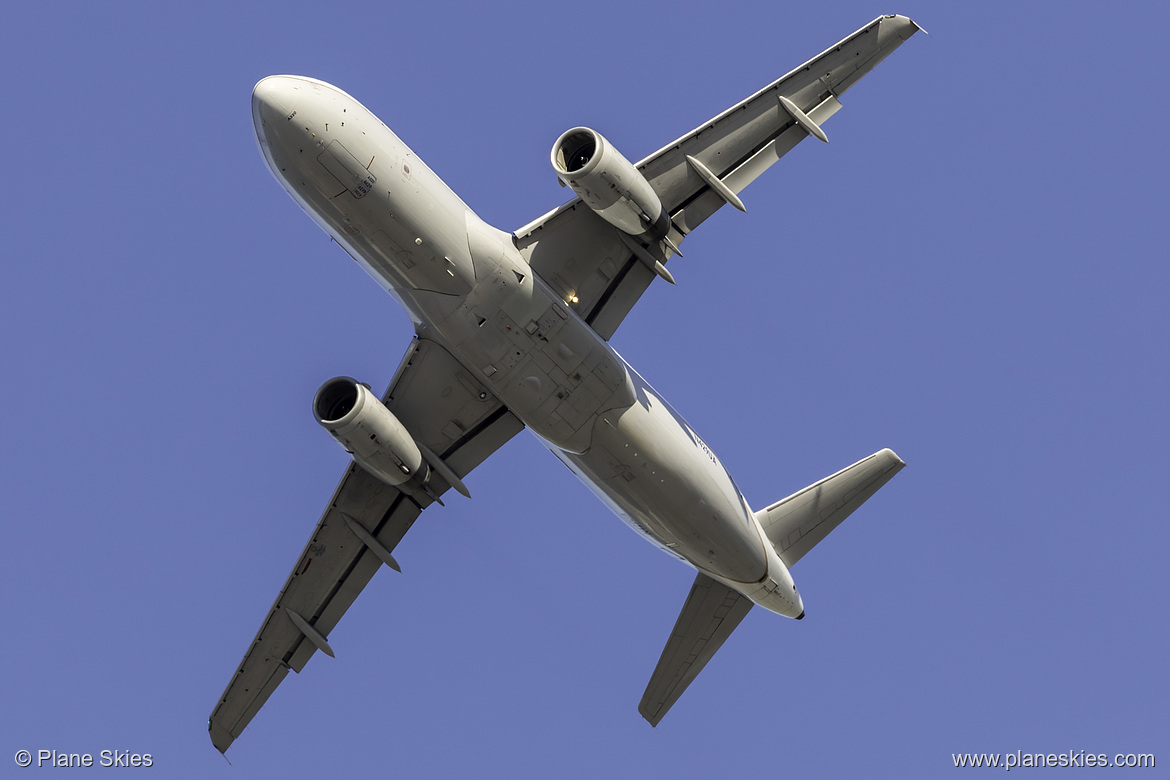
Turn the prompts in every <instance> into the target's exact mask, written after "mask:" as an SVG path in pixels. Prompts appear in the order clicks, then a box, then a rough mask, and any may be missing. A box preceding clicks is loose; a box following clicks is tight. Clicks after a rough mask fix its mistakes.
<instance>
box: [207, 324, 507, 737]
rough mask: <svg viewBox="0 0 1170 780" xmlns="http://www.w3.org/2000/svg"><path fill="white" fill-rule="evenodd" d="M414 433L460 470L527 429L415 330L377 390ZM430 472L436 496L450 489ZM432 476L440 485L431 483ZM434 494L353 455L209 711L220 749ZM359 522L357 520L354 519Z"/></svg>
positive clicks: (300, 663) (327, 628) (314, 645)
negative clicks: (405, 487) (371, 469)
mask: <svg viewBox="0 0 1170 780" xmlns="http://www.w3.org/2000/svg"><path fill="white" fill-rule="evenodd" d="M383 403H385V405H386V406H387V408H389V409H390V410H391V411H392V412H393V413H394V415H395V416H396V417H398V419H399V420H401V421H402V423H403V425H405V426H406V427H407V429H408V430H409V431H411V433H412V435H413V436H414V437H415V438H416V439H417V440H418V441H419V442H420V443H421V444H424V445H425V446H427V447H429V448H430V449H431V450H432V451H434V452H436V453H438V454H439V456H440V457H441V458H442V459H443V460H444V461H445V462H446V464H447V465H448V466H449V467H450V468H451V469H452V470H453V471H454V472H455V474H456V475H457V476H459V477H463V476H465V475H466V474H467V473H468V472H470V471H471V470H472V469H473V468H475V467H476V466H477V465H479V464H480V463H481V462H483V461H484V460H485V459H486V458H487V457H488V456H489V455H491V454H492V453H493V452H495V451H496V450H497V449H499V448H500V447H501V446H503V444H504V443H505V442H506V441H508V440H509V439H511V438H512V437H513V436H515V435H516V434H517V433H519V432H520V431H521V430H523V428H524V424H523V423H521V422H520V421H519V420H518V419H517V418H516V417H515V416H514V415H513V414H512V413H511V412H509V411H508V410H507V409H506V408H505V407H504V406H503V405H502V404H501V403H500V402H499V401H498V400H496V399H495V397H494V396H493V395H491V393H490V392H488V391H487V389H486V388H484V387H483V386H482V385H480V383H479V382H477V381H476V380H475V379H473V378H472V377H471V375H470V374H468V373H467V371H466V370H465V369H464V368H463V367H462V366H461V365H460V364H459V363H458V361H456V360H455V358H454V357H452V356H451V355H450V353H448V352H447V351H446V350H444V349H443V348H442V347H440V346H439V345H438V344H436V343H434V342H432V341H427V340H425V339H416V340H415V341H414V342H413V343H412V344H411V346H410V349H409V350H408V351H407V353H406V357H405V358H403V360H402V364H401V365H400V366H399V368H398V371H397V373H396V374H395V376H394V379H393V380H391V382H390V386H389V388H388V389H387V391H386V394H385V396H384V398H383ZM440 479H441V478H440V477H438V476H437V475H436V476H433V477H432V481H431V483H430V484H431V485H432V486H433V488H434V490H435V494H436V495H441V494H442V493H443V492H444V491H446V489H447V487H448V486H447V485H446V483H445V482H440V481H439V480H440ZM436 483H437V484H436ZM431 503H432V501H431V500H430V499H429V498H427V497H425V496H407V495H405V494H403V493H401V492H399V491H398V490H396V489H395V488H392V487H390V486H389V485H386V484H384V483H382V482H381V481H379V480H377V479H375V478H374V477H372V476H370V475H369V474H368V473H367V472H366V471H365V470H364V469H362V468H361V467H360V466H358V465H357V464H356V463H350V465H349V468H347V469H346V471H345V474H344V475H343V476H342V478H341V481H340V482H339V483H338V485H337V489H336V490H335V491H334V493H333V497H332V499H330V501H329V504H328V506H327V507H326V509H325V512H324V514H323V515H322V516H321V519H320V521H319V522H318V523H317V527H316V528H315V529H314V530H313V534H312V536H311V537H310V538H309V541H308V543H307V544H306V545H305V549H304V550H303V551H302V553H301V555H300V557H299V558H298V559H297V563H296V565H295V566H294V567H293V570H292V572H291V573H290V574H289V577H288V580H287V581H286V582H285V584H284V587H283V588H282V589H281V591H280V593H279V594H278V595H277V597H276V601H275V602H274V603H273V604H272V607H271V608H270V609H269V610H268V614H267V616H266V617H265V619H264V623H263V624H262V625H261V626H260V631H259V632H258V633H257V634H256V637H255V639H253V640H252V643H251V645H249V647H248V651H247V652H246V653H245V654H244V659H243V661H241V662H240V666H239V668H237V669H236V673H235V674H234V675H233V676H232V679H231V681H230V682H229V683H228V686H227V688H226V689H225V690H224V692H223V694H222V695H221V696H220V698H219V701H218V702H217V703H216V706H215V709H214V710H213V711H212V713H211V717H210V718H209V720H208V724H207V725H208V730H209V732H210V734H211V741H212V743H213V744H214V745H215V747H216V748H217V749H218V750H219V751H220V752H221V753H222V752H226V751H227V749H228V748H229V747H230V746H231V744H232V742H233V741H235V739H236V737H238V736H239V735H240V734H241V733H242V732H243V730H244V728H245V727H246V726H247V725H248V723H249V722H250V721H251V720H252V718H253V717H255V715H256V713H257V712H258V711H259V710H260V708H261V707H262V706H263V705H264V702H265V701H267V700H268V697H269V696H271V695H272V692H273V691H274V690H276V687H277V686H278V685H280V683H281V681H282V680H284V678H285V676H286V675H287V674H288V672H289V670H290V669H292V670H293V671H295V672H300V671H301V669H303V668H304V666H305V664H306V663H307V662H308V660H309V659H310V658H311V657H312V656H313V654H314V653H315V652H316V651H317V650H322V651H324V652H326V653H327V654H328V655H332V654H333V653H332V648H330V647H329V645H328V642H327V639H326V637H327V636H328V635H329V633H330V632H331V631H332V630H333V628H334V626H336V625H337V623H338V621H340V620H341V617H342V615H344V614H345V611H346V610H347V609H348V608H349V606H350V605H351V604H352V603H353V602H354V600H355V599H356V598H357V596H358V594H359V593H361V591H362V589H363V588H365V586H366V584H367V583H368V582H369V581H370V579H371V578H372V577H373V576H374V573H375V572H376V571H377V570H378V569H379V568H380V567H381V566H382V564H383V563H386V564H387V565H395V562H394V560H393V558H392V557H391V556H390V553H391V552H392V551H393V550H394V548H395V546H397V544H398V542H399V541H401V540H402V537H403V536H405V535H406V532H407V531H409V530H410V527H411V525H412V524H413V523H414V521H415V519H416V518H418V516H419V514H421V513H422V510H423V509H425V508H426V507H427V506H429V505H430V504H431ZM355 526H356V527H355Z"/></svg>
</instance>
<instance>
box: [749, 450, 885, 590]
mask: <svg viewBox="0 0 1170 780" xmlns="http://www.w3.org/2000/svg"><path fill="white" fill-rule="evenodd" d="M905 465H906V464H905V463H904V462H903V461H902V459H901V458H899V457H898V456H897V455H895V454H894V451H893V450H889V449H886V450H882V451H881V452H876V453H874V454H873V455H870V456H869V457H868V458H865V459H863V460H860V461H858V462H857V463H854V464H853V465H852V466H849V467H848V468H845V469H842V470H841V471H838V472H837V473H836V474H834V475H832V476H831V477H825V478H824V479H822V480H821V481H820V482H816V483H814V484H812V485H809V486H808V487H806V488H805V489H804V490H801V491H799V492H797V493H794V494H792V495H791V496H789V497H788V498H786V499H784V500H783V501H778V502H776V503H775V504H772V506H770V507H768V508H767V509H761V510H760V511H759V512H756V519H757V520H759V521H760V526H761V527H762V528H763V529H764V533H765V534H767V535H768V539H769V541H771V542H772V546H774V547H775V548H776V552H777V554H779V556H780V560H782V561H784V565H785V566H788V567H790V568H791V567H792V565H793V564H795V563H796V562H797V561H799V560H800V559H801V558H803V557H804V554H805V553H807V552H808V551H809V550H811V549H812V548H813V547H816V545H817V544H818V543H819V542H820V541H821V540H822V539H824V538H825V537H826V536H828V535H829V532H830V531H832V530H833V529H834V528H836V527H837V526H838V525H840V524H841V521H842V520H844V519H845V518H847V517H849V515H851V514H852V513H853V510H855V509H857V507H859V506H861V505H862V504H864V503H865V501H866V500H867V499H868V498H869V497H870V496H872V495H873V494H874V493H876V492H877V491H878V489H879V488H880V487H881V486H882V485H884V484H886V483H887V482H889V481H890V478H891V477H893V476H894V475H895V474H897V473H898V472H899V471H901V470H902V467H903V466H905Z"/></svg>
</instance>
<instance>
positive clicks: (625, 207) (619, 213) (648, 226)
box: [551, 127, 670, 240]
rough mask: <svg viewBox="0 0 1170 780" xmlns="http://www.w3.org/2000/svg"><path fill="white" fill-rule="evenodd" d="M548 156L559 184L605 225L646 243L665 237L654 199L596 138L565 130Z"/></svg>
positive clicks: (666, 223)
mask: <svg viewBox="0 0 1170 780" xmlns="http://www.w3.org/2000/svg"><path fill="white" fill-rule="evenodd" d="M551 156H552V166H553V170H555V171H556V172H557V176H559V177H560V179H561V181H563V182H564V183H565V184H567V185H568V186H569V187H571V188H572V190H573V192H575V193H577V195H578V196H579V197H580V198H581V200H582V201H583V202H584V203H585V205H587V206H589V208H591V209H593V210H594V211H595V212H597V214H598V215H599V216H600V217H601V218H602V219H604V220H605V221H606V222H608V223H610V224H611V225H613V226H614V227H616V228H618V229H619V230H621V231H623V232H625V233H629V234H630V235H632V236H643V237H645V238H646V239H648V240H658V239H660V238H663V237H664V236H665V235H666V233H667V231H668V230H669V228H670V217H669V216H668V215H667V214H666V211H665V210H664V209H663V208H662V201H661V200H659V198H658V193H656V192H655V191H654V188H653V187H651V186H650V182H648V181H646V177H645V176H643V175H642V174H641V173H640V172H639V171H638V169H637V168H635V167H634V166H633V165H632V164H631V163H630V161H629V160H627V159H626V158H625V157H623V156H622V154H621V152H619V151H618V150H617V149H615V148H614V147H613V144H611V143H610V142H609V141H607V140H605V138H604V137H603V136H602V135H601V133H599V132H597V131H596V130H591V129H589V128H588V127H574V128H573V129H572V130H567V131H565V132H564V133H563V134H562V135H561V137H560V138H558V139H557V142H556V143H555V144H553V148H552V155H551Z"/></svg>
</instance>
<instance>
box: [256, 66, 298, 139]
mask: <svg viewBox="0 0 1170 780" xmlns="http://www.w3.org/2000/svg"><path fill="white" fill-rule="evenodd" d="M291 80H292V79H289V78H288V77H286V76H269V77H267V78H263V79H260V81H259V82H257V84H256V86H255V87H253V88H252V117H253V119H255V120H256V124H257V125H259V124H260V120H264V121H271V120H273V119H276V118H277V117H284V116H285V114H286V109H287V107H288V94H289V92H290V90H289V82H290V81H291ZM257 129H259V127H257Z"/></svg>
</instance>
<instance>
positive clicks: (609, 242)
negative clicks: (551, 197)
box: [515, 16, 919, 339]
mask: <svg viewBox="0 0 1170 780" xmlns="http://www.w3.org/2000/svg"><path fill="white" fill-rule="evenodd" d="M918 29H919V27H918V25H916V24H915V23H914V22H913V21H911V20H910V19H908V18H906V17H905V16H882V17H880V18H878V19H875V20H874V21H872V22H870V23H869V24H867V25H866V26H865V27H862V28H861V29H860V30H858V31H857V32H855V33H853V34H852V35H850V36H849V37H847V38H845V39H844V40H842V41H841V42H840V43H838V44H836V45H835V46H832V47H830V48H829V49H827V50H826V51H824V52H822V53H821V54H819V55H817V56H816V57H814V58H813V59H811V60H809V61H808V62H806V63H805V64H804V65H801V66H800V67H799V68H797V69H796V70H793V71H792V72H790V73H789V74H787V75H786V76H783V77H781V78H780V79H777V80H776V81H774V82H773V83H771V84H769V85H768V86H767V87H765V88H764V89H762V90H760V91H759V92H757V93H756V94H754V95H752V96H751V97H749V98H747V99H746V100H743V101H741V102H739V103H737V104H735V105H734V106H732V107H731V108H729V109H727V110H726V111H724V112H723V113H722V114H719V115H718V116H716V117H714V118H712V119H710V120H708V121H707V122H705V123H703V124H702V125H700V126H699V127H697V128H695V129H694V130H692V131H691V132H690V133H687V134H686V135H684V136H683V137H681V138H679V139H677V140H675V141H673V142H671V143H670V144H667V145H666V146H664V147H663V148H661V149H659V150H658V151H657V152H655V153H654V154H652V155H650V156H649V157H647V158H646V159H644V160H642V161H641V162H639V163H637V164H636V165H635V167H636V168H637V169H638V170H639V171H640V172H641V173H642V175H643V176H645V178H646V180H647V181H648V182H649V183H650V186H651V187H652V188H653V189H654V191H655V193H657V195H658V197H659V199H660V200H661V201H662V205H663V208H664V209H665V210H666V212H667V213H668V214H669V215H670V218H671V222H672V227H671V230H670V232H669V236H668V237H669V238H670V240H671V242H673V243H674V244H675V245H676V246H677V245H678V244H679V243H681V242H682V240H683V239H684V238H685V237H686V236H687V235H688V234H689V233H690V232H691V231H692V230H694V229H695V228H696V227H698V225H699V224H700V223H702V222H703V221H704V220H706V219H707V218H708V217H709V216H711V215H712V214H714V213H715V212H716V211H718V210H719V208H720V207H722V206H723V205H724V203H727V202H728V199H727V197H726V192H725V193H724V194H720V192H719V189H720V187H719V186H716V185H713V184H712V183H711V182H710V179H711V178H714V179H717V180H718V181H719V184H720V185H721V187H722V188H723V189H725V190H726V191H729V192H730V193H731V194H732V196H733V197H734V196H735V194H736V193H739V192H740V191H741V190H743V188H745V187H746V186H747V185H748V184H750V183H751V182H753V181H754V180H755V179H756V178H757V177H758V176H759V175H760V174H762V173H763V172H764V171H765V170H767V169H768V168H770V167H771V166H772V165H773V164H774V163H776V162H777V161H778V160H779V159H780V158H781V157H783V156H784V155H785V154H787V153H788V152H789V151H790V150H791V149H793V148H794V147H795V146H796V145H797V144H798V143H800V141H801V140H803V139H804V138H806V137H807V136H808V135H809V134H810V133H812V134H814V135H815V133H813V131H812V129H811V128H816V129H817V131H819V125H820V124H821V123H822V122H824V121H825V120H826V119H828V118H829V117H831V116H832V115H833V114H835V113H836V112H837V110H838V109H840V108H841V103H840V102H839V101H838V98H839V97H840V96H841V95H842V94H844V93H845V92H846V91H848V90H849V89H850V88H851V87H852V86H853V85H854V84H856V83H857V82H858V81H859V80H860V79H861V77H862V76H864V75H866V74H867V73H869V72H870V71H871V70H872V69H873V68H874V67H875V66H876V65H877V64H878V63H879V62H881V61H882V60H884V59H885V58H886V57H887V56H888V55H889V54H890V53H892V52H893V51H894V50H895V49H897V48H898V47H899V46H901V45H902V43H903V42H904V41H905V40H907V39H908V38H909V37H910V36H911V35H913V34H914V33H915V32H917V31H918ZM793 109H795V112H794V111H793ZM688 157H692V158H694V159H695V160H697V161H698V162H699V164H700V165H701V166H702V167H703V168H704V169H705V170H706V174H704V173H703V172H702V171H700V170H699V169H698V168H697V167H696V166H695V164H694V163H693V162H692V161H690V160H688V159H687V158H688ZM515 239H516V245H517V246H518V247H519V248H520V251H521V252H522V253H523V254H524V255H525V257H526V258H527V260H528V262H529V264H530V265H531V266H532V268H533V270H535V271H536V273H537V274H539V275H540V277H541V278H542V279H544V281H545V282H546V283H548V284H549V285H550V286H551V287H552V288H553V289H554V290H556V291H557V292H558V293H560V294H561V296H562V297H563V298H564V300H565V301H566V302H568V303H569V305H570V306H571V307H572V308H573V310H574V311H576V312H577V313H578V314H580V315H581V317H582V318H583V319H584V320H585V321H586V322H588V323H589V324H590V325H591V326H592V327H593V329H594V330H595V331H597V333H599V334H600V335H601V336H602V338H605V339H608V338H610V337H611V336H612V335H613V334H614V332H615V331H616V330H617V328H618V326H619V325H620V324H621V323H622V320H624V319H625V317H626V315H627V314H629V312H630V309H632V308H633V306H634V304H635V303H637V302H638V299H639V298H640V297H641V296H642V293H643V292H645V290H646V288H647V287H649V285H650V282H651V281H652V280H653V279H654V272H653V271H652V270H650V268H649V267H647V266H646V265H645V264H644V263H643V262H642V261H640V260H638V259H637V258H636V257H634V255H633V254H632V252H631V251H630V249H629V248H627V244H626V242H625V241H623V240H622V237H621V236H619V234H618V229H617V228H615V227H613V226H612V225H610V224H609V223H608V222H606V221H605V220H603V219H602V218H601V217H599V216H598V215H597V214H596V213H594V211H593V210H592V209H590V208H589V207H588V206H587V205H585V204H584V203H583V202H582V201H581V200H580V199H579V198H578V199H574V200H572V201H570V202H568V203H566V204H564V205H563V206H561V207H560V208H557V209H554V210H553V211H551V212H549V213H548V214H545V215H544V216H542V217H540V218H539V219H537V220H536V221H535V222H532V223H530V224H528V225H525V226H524V227H522V228H519V229H518V230H517V231H516V233H515ZM627 240H628V239H627ZM650 250H651V252H652V253H653V252H662V256H661V258H660V259H661V261H662V262H665V261H666V260H667V259H668V258H669V257H670V255H671V254H672V251H671V250H670V248H669V247H665V248H659V247H650Z"/></svg>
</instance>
